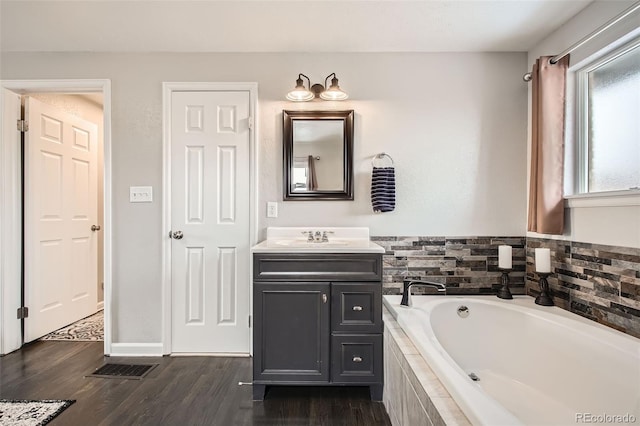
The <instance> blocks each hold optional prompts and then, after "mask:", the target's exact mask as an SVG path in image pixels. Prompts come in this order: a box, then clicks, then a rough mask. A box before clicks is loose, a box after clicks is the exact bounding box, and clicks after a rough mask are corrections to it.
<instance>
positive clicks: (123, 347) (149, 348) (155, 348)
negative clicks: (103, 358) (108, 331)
mask: <svg viewBox="0 0 640 426" xmlns="http://www.w3.org/2000/svg"><path fill="white" fill-rule="evenodd" d="M107 355H109V356H162V355H163V353H162V343H112V344H111V353H110V354H107Z"/></svg>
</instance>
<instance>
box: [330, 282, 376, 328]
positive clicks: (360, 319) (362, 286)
mask: <svg viewBox="0 0 640 426" xmlns="http://www.w3.org/2000/svg"><path fill="white" fill-rule="evenodd" d="M331 330H332V331H333V332H336V331H337V332H349V333H382V288H381V285H380V283H357V284H353V283H348V284H347V283H332V284H331Z"/></svg>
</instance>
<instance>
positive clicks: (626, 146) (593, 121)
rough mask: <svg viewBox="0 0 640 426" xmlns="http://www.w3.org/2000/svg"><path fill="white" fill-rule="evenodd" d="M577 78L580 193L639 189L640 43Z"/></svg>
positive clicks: (594, 64) (597, 62) (595, 64)
mask: <svg viewBox="0 0 640 426" xmlns="http://www.w3.org/2000/svg"><path fill="white" fill-rule="evenodd" d="M576 76H577V82H578V90H577V93H578V109H577V111H578V123H579V128H578V133H577V137H578V139H577V141H578V147H577V148H578V157H579V161H578V168H577V172H578V179H577V180H578V182H577V188H578V191H579V192H580V193H594V192H603V191H621V190H628V189H632V188H635V189H637V188H640V39H636V40H635V41H633V42H632V43H629V44H627V45H625V46H623V47H622V48H620V49H618V50H616V51H615V52H613V53H611V54H609V55H607V56H605V57H600V58H598V59H597V60H595V61H593V62H591V63H590V64H589V65H587V66H586V67H584V68H582V69H581V70H579V71H577V73H576Z"/></svg>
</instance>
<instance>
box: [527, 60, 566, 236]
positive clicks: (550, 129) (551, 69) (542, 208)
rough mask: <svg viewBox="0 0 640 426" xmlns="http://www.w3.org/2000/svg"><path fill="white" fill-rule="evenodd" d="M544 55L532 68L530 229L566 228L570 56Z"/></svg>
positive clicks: (549, 231) (543, 231) (552, 231)
mask: <svg viewBox="0 0 640 426" xmlns="http://www.w3.org/2000/svg"><path fill="white" fill-rule="evenodd" d="M550 59H551V56H542V57H540V58H539V59H538V60H536V63H535V64H534V65H533V70H532V71H531V83H532V86H531V92H532V96H531V98H532V102H531V168H530V172H529V173H530V175H529V218H528V222H527V230H529V231H532V232H538V233H541V234H562V233H563V231H564V198H563V193H562V192H563V181H564V127H565V126H564V123H565V119H564V116H565V93H566V91H565V88H566V76H567V68H568V67H569V56H568V55H567V56H565V57H564V58H562V59H561V60H560V61H558V62H557V63H556V64H552V63H551V62H549V60H550Z"/></svg>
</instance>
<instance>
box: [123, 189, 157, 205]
mask: <svg viewBox="0 0 640 426" xmlns="http://www.w3.org/2000/svg"><path fill="white" fill-rule="evenodd" d="M152 201H153V188H152V187H150V186H130V187H129V202H130V203H150V202H152Z"/></svg>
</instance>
